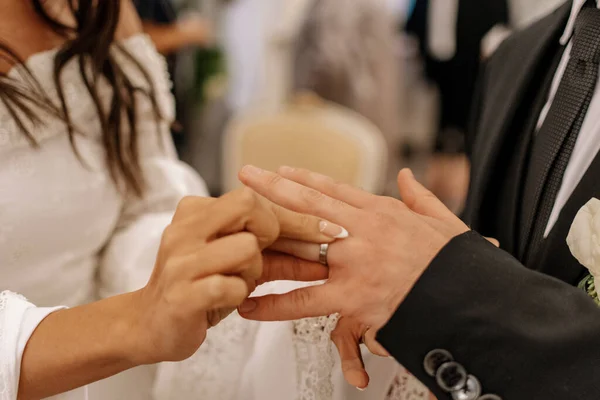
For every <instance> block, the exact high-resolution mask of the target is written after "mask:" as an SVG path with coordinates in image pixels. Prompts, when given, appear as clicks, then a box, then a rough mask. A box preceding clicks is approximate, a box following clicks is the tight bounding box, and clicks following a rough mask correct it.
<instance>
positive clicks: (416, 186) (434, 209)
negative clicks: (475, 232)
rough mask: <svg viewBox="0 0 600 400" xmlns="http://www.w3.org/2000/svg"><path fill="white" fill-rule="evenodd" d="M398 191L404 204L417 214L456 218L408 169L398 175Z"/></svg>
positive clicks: (437, 217) (439, 217) (438, 217)
mask: <svg viewBox="0 0 600 400" xmlns="http://www.w3.org/2000/svg"><path fill="white" fill-rule="evenodd" d="M398 190H399V191H400V198H401V199H402V202H403V203H404V204H406V206H407V207H408V208H410V209H411V210H412V211H414V212H416V213H417V214H421V215H424V216H428V217H432V218H436V219H448V218H456V216H455V215H454V213H453V212H452V211H450V210H449V209H448V208H447V207H446V206H445V205H444V203H442V202H441V200H439V199H438V198H437V197H436V196H435V195H434V194H433V193H431V192H430V191H429V190H428V189H427V188H425V187H424V186H423V185H421V184H420V183H419V182H418V181H417V180H416V179H415V176H414V175H413V173H412V171H411V170H410V169H408V168H405V169H403V170H401V171H400V173H399V174H398Z"/></svg>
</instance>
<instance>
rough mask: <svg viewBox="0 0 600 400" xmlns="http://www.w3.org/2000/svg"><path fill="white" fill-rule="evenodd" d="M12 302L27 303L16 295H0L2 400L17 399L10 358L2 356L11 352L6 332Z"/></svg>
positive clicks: (0, 379) (0, 391)
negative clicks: (7, 312) (11, 383)
mask: <svg viewBox="0 0 600 400" xmlns="http://www.w3.org/2000/svg"><path fill="white" fill-rule="evenodd" d="M10 300H16V301H27V299H26V298H25V297H23V296H21V295H19V294H16V293H12V292H8V291H6V292H2V293H0V400H14V399H16V397H17V396H16V393H15V392H14V388H12V387H11V385H10V382H9V377H10V375H11V374H10V364H9V360H8V357H5V356H2V354H6V353H4V352H5V351H7V350H9V349H8V344H7V343H6V341H7V340H8V339H7V337H6V333H5V332H6V326H7V324H8V322H9V321H7V318H6V311H7V308H8V302H9V301H10Z"/></svg>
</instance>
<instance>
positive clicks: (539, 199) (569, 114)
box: [520, 1, 600, 262]
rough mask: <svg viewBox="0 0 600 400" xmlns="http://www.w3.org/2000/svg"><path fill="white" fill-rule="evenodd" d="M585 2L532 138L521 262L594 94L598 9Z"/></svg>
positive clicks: (531, 249)
mask: <svg viewBox="0 0 600 400" xmlns="http://www.w3.org/2000/svg"><path fill="white" fill-rule="evenodd" d="M591 3H594V2H589V1H588V4H587V6H586V7H585V8H583V9H582V10H581V12H580V13H579V16H578V18H577V22H576V24H575V33H574V35H573V39H572V50H571V57H570V60H569V62H568V64H567V68H566V71H565V74H564V76H563V78H562V80H561V82H560V85H559V87H558V91H557V92H556V96H555V98H554V101H553V103H552V106H551V107H550V111H549V113H548V116H547V118H546V120H545V121H544V123H543V125H542V127H541V128H540V131H539V132H538V133H537V135H536V136H535V139H534V140H533V147H532V150H531V158H530V162H529V169H528V171H527V178H526V180H525V187H524V196H523V203H522V209H521V210H522V214H521V215H522V217H523V219H522V224H521V232H520V234H521V235H520V241H521V243H522V247H521V249H522V250H523V251H524V253H523V256H524V259H523V261H525V262H531V261H532V258H533V257H534V256H535V254H536V252H537V249H538V248H539V245H540V244H541V243H542V241H543V238H544V232H545V230H546V225H547V223H548V220H549V218H550V214H551V212H552V209H553V207H554V202H555V201H556V196H557V194H558V191H559V189H560V187H561V184H562V179H563V175H564V173H565V170H566V168H567V164H568V163H569V159H570V158H571V154H572V153H573V148H574V147H575V142H576V141H577V136H578V135H579V131H580V130H581V126H582V124H583V121H584V118H585V115H586V114H587V111H588V108H589V105H590V102H591V100H592V97H593V95H594V91H595V88H596V83H597V81H598V71H599V69H600V10H599V9H597V8H596V6H595V4H591Z"/></svg>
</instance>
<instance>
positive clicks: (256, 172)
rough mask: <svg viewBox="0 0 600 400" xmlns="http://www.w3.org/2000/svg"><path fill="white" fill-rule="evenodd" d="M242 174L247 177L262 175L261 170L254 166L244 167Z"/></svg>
mask: <svg viewBox="0 0 600 400" xmlns="http://www.w3.org/2000/svg"><path fill="white" fill-rule="evenodd" d="M242 172H243V173H244V174H247V175H260V174H262V173H263V170H262V169H260V168H257V167H255V166H254V165H246V166H245V167H244V168H242Z"/></svg>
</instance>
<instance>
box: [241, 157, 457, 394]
mask: <svg viewBox="0 0 600 400" xmlns="http://www.w3.org/2000/svg"><path fill="white" fill-rule="evenodd" d="M240 179H241V180H242V182H243V183H244V184H246V185H247V186H249V187H250V188H252V189H254V190H255V191H256V192H258V193H259V194H261V195H262V196H264V197H266V198H267V199H269V200H271V201H272V202H274V203H276V204H279V205H281V206H282V207H286V208H288V209H290V210H294V211H296V212H300V213H310V214H312V215H315V216H317V217H320V218H323V219H326V220H328V221H332V222H333V223H335V224H338V225H340V226H343V227H344V228H346V229H347V230H348V232H349V234H350V237H348V238H347V239H344V240H342V241H337V242H335V243H333V244H331V245H330V247H329V254H328V262H329V271H328V274H326V275H324V274H323V272H322V271H321V272H319V270H318V269H316V268H314V267H312V268H306V271H305V273H304V276H303V280H311V279H310V278H313V279H312V280H323V279H328V281H327V282H326V283H325V284H323V285H320V286H313V287H309V288H305V289H299V290H296V291H292V292H290V293H287V294H284V295H271V296H265V297H261V298H253V299H250V300H247V301H246V302H244V304H243V305H242V306H241V307H240V313H241V314H242V316H244V317H246V318H249V319H254V320H261V321H272V320H293V319H300V318H307V317H317V316H322V315H329V314H333V313H339V314H340V315H341V317H342V319H341V320H340V324H339V325H338V328H337V329H336V331H335V332H334V333H333V335H332V339H333V340H334V342H335V344H336V346H337V348H338V350H339V352H340V356H341V359H342V364H343V365H342V368H343V370H344V374H345V377H346V379H347V380H348V381H349V383H350V384H352V385H354V386H356V387H360V388H362V387H366V386H367V384H368V376H367V374H366V372H365V371H364V367H363V363H362V359H361V357H360V352H359V348H358V344H359V342H361V341H365V342H366V343H367V345H368V346H369V348H370V349H371V351H373V352H375V353H376V354H381V355H383V354H385V351H384V350H383V349H381V346H379V345H378V344H376V342H375V340H374V338H375V333H376V332H377V331H378V330H379V329H380V328H381V327H383V326H384V325H385V323H386V322H387V321H388V320H389V318H390V317H391V316H392V315H393V313H394V312H395V310H396V309H397V308H398V306H399V305H400V304H401V303H402V301H403V300H404V298H405V297H406V295H407V294H408V293H409V292H410V290H411V289H412V287H413V286H414V284H415V283H416V282H417V280H418V279H419V277H420V276H421V275H422V273H423V272H424V271H425V270H426V269H427V267H428V266H429V264H430V262H431V261H432V260H433V258H434V257H435V256H436V255H437V254H438V253H439V251H440V250H441V249H442V248H443V247H444V246H445V245H446V244H447V243H448V242H449V241H450V240H451V239H452V238H454V237H456V236H458V235H460V234H462V233H464V232H467V231H468V230H469V228H468V227H467V226H466V225H465V224H464V223H463V222H462V221H461V220H460V219H459V218H458V217H456V216H455V215H454V214H453V213H452V212H451V211H450V210H448V209H447V208H446V207H445V206H444V205H443V204H442V203H441V202H440V201H439V200H438V199H437V198H436V197H435V196H433V195H432V194H431V192H429V191H428V190H426V189H425V188H424V187H423V186H421V185H420V184H419V183H418V182H417V181H416V180H415V179H414V177H413V175H412V173H411V172H410V171H409V170H403V171H401V172H400V174H399V175H398V186H399V189H400V194H401V197H402V199H403V201H402V202H401V201H399V200H396V199H392V198H386V197H379V196H375V195H372V194H369V193H367V192H364V191H362V190H359V189H357V188H354V187H351V186H348V185H344V184H338V183H336V182H334V181H333V180H332V179H330V178H328V177H325V176H322V175H319V174H315V173H312V172H309V171H305V170H299V169H291V168H287V167H284V168H281V169H280V170H279V171H278V173H277V174H275V173H271V172H267V171H262V170H257V169H255V168H253V167H246V168H244V169H243V170H242V171H241V173H240ZM285 246H286V249H285V250H283V251H286V250H287V252H288V253H290V254H293V255H296V256H302V255H301V254H299V253H303V254H307V252H308V251H309V250H308V249H307V247H310V246H312V245H307V244H299V243H293V242H292V243H290V242H288V243H287V244H286V245H285ZM312 247H314V246H312ZM279 251H282V249H281V248H280V249H279ZM306 258H308V257H306ZM308 261H315V260H314V259H312V260H310V259H309V260H307V262H308ZM269 273H271V271H265V274H264V276H263V279H264V280H265V281H268V280H276V279H281V278H280V276H276V277H273V276H267V275H268V274H269ZM310 274H313V275H314V276H312V277H311V276H308V275H310Z"/></svg>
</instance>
